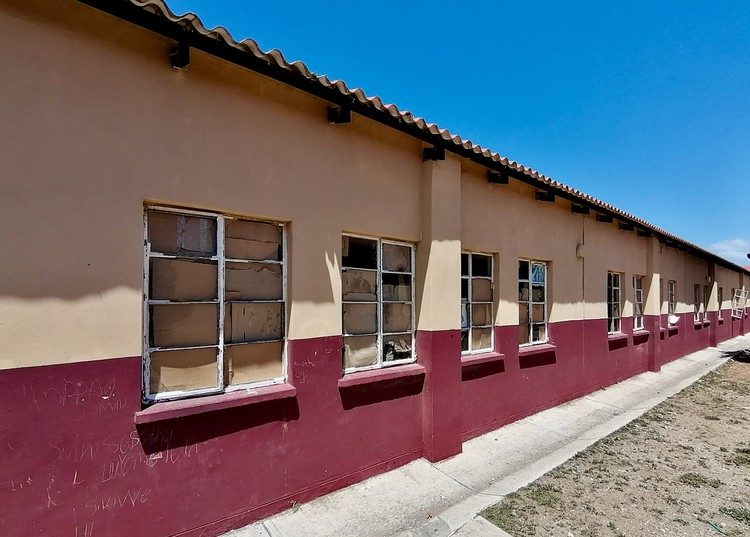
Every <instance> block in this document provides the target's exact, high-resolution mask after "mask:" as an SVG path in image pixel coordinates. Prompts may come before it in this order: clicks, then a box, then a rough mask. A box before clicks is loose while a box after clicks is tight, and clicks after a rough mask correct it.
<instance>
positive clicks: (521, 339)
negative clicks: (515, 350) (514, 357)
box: [518, 323, 529, 345]
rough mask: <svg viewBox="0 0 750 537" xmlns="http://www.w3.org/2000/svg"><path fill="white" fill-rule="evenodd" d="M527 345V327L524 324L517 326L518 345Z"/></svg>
mask: <svg viewBox="0 0 750 537" xmlns="http://www.w3.org/2000/svg"><path fill="white" fill-rule="evenodd" d="M524 343H529V325H528V324H526V323H523V324H520V325H518V344H519V345H523V344H524Z"/></svg>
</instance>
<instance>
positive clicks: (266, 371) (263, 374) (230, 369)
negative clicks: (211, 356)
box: [224, 341, 284, 385]
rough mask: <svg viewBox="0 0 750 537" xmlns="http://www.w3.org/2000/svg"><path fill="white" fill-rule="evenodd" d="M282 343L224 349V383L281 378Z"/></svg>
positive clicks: (234, 346) (246, 382) (242, 382)
mask: <svg viewBox="0 0 750 537" xmlns="http://www.w3.org/2000/svg"><path fill="white" fill-rule="evenodd" d="M283 347H284V343H283V342H281V341H272V342H270V343H245V344H241V345H227V346H226V347H224V381H225V382H226V383H227V384H229V385H237V384H248V383H250V382H258V381H261V380H271V379H276V378H279V377H282V376H283V371H282V369H281V356H282V351H283Z"/></svg>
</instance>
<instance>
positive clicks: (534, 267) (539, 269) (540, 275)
mask: <svg viewBox="0 0 750 537" xmlns="http://www.w3.org/2000/svg"><path fill="white" fill-rule="evenodd" d="M545 269H546V267H545V266H544V265H540V264H539V263H532V264H531V281H533V282H534V283H544V281H545V272H546V271H545Z"/></svg>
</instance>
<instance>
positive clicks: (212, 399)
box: [134, 384, 297, 425]
mask: <svg viewBox="0 0 750 537" xmlns="http://www.w3.org/2000/svg"><path fill="white" fill-rule="evenodd" d="M296 395H297V388H295V387H294V386H292V385H291V384H273V385H271V386H263V387H261V388H248V389H245V390H235V391H231V392H228V393H222V394H219V395H209V396H206V397H195V398H193V399H181V400H179V401H165V402H163V403H154V404H153V405H151V406H150V407H148V408H146V409H144V410H141V411H140V412H136V413H135V420H134V421H135V424H136V425H145V424H148V423H155V422H159V421H166V420H173V419H177V418H184V417H187V416H194V415H196V414H202V413H204V412H212V411H214V410H224V409H228V408H236V407H240V406H246V405H254V404H258V403H264V402H266V401H276V400H279V399H287V398H291V397H296Z"/></svg>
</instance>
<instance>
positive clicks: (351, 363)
mask: <svg viewBox="0 0 750 537" xmlns="http://www.w3.org/2000/svg"><path fill="white" fill-rule="evenodd" d="M377 361H378V338H377V336H365V337H345V338H344V369H349V368H352V367H365V366H368V365H374V364H375V363H376V362H377Z"/></svg>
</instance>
